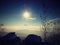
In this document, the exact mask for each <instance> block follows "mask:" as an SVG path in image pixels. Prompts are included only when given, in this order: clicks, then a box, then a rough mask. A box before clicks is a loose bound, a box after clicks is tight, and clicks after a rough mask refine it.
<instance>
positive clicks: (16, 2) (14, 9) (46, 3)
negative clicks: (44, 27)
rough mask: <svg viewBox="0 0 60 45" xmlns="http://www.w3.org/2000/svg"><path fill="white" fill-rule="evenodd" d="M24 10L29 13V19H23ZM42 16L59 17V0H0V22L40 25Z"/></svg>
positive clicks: (49, 18)
mask: <svg viewBox="0 0 60 45" xmlns="http://www.w3.org/2000/svg"><path fill="white" fill-rule="evenodd" d="M24 11H27V12H29V13H30V16H31V17H30V19H28V20H25V19H24V16H23V14H24ZM44 17H46V20H51V19H55V18H60V2H59V0H0V24H4V25H21V26H22V25H26V24H27V25H33V26H35V25H36V26H40V25H41V20H43V21H44V20H45V18H44ZM41 18H42V19H41Z"/></svg>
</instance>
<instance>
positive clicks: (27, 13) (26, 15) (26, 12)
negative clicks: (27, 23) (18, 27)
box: [23, 11, 30, 19]
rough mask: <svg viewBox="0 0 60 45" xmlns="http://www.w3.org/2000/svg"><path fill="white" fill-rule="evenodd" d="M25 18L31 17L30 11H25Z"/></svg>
mask: <svg viewBox="0 0 60 45" xmlns="http://www.w3.org/2000/svg"><path fill="white" fill-rule="evenodd" d="M23 16H24V18H25V19H29V18H30V13H29V12H28V11H25V12H24V14H23Z"/></svg>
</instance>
